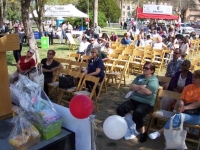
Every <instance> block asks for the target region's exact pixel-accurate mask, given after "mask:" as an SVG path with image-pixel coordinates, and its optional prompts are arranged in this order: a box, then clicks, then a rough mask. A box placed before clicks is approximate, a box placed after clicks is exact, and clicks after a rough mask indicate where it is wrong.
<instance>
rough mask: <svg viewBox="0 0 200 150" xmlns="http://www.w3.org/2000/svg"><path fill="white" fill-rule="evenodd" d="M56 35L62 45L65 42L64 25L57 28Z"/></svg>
mask: <svg viewBox="0 0 200 150" xmlns="http://www.w3.org/2000/svg"><path fill="white" fill-rule="evenodd" d="M56 34H57V35H58V38H59V44H61V43H62V42H63V32H62V23H61V24H60V26H59V27H58V28H57V30H56Z"/></svg>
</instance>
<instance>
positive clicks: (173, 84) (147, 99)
mask: <svg viewBox="0 0 200 150" xmlns="http://www.w3.org/2000/svg"><path fill="white" fill-rule="evenodd" d="M71 30H72V28H71V25H70V24H69V22H67V23H66V24H61V25H60V26H59V28H58V29H57V31H56V32H57V34H58V35H59V41H60V43H61V42H62V40H63V38H66V37H65V35H66V34H64V33H70V32H71ZM16 32H17V31H16ZM53 32H54V29H53V28H52V26H51V25H50V26H49V29H48V32H47V33H48V36H49V38H50V39H52V35H53ZM49 33H50V34H49ZM134 38H137V39H134ZM195 38H196V37H195ZM192 39H194V33H192V34H191V35H190V36H183V35H181V34H180V32H179V28H178V27H169V28H166V27H165V26H157V24H156V23H153V24H149V26H148V30H146V31H145V30H143V29H142V30H140V32H139V34H138V35H137V36H136V35H135V33H134V32H133V31H128V32H126V33H125V34H124V36H123V37H122V39H119V37H118V35H117V34H116V33H115V32H114V31H112V32H111V36H109V35H108V34H106V33H102V31H101V27H100V26H98V24H97V23H95V26H94V27H93V28H90V29H89V30H86V32H85V33H84V35H83V36H82V37H81V41H80V46H79V48H78V51H77V53H78V54H81V55H88V56H91V59H90V60H89V62H88V67H87V69H86V71H85V74H90V75H93V76H96V77H99V78H100V82H102V80H103V78H104V76H105V73H104V71H105V70H104V69H105V68H104V62H105V61H107V60H108V59H109V55H110V54H112V53H113V49H111V43H112V42H120V43H121V44H122V45H130V44H133V45H134V46H135V47H146V46H150V47H152V48H154V49H156V50H163V49H169V50H171V54H172V56H173V57H172V58H171V60H170V61H169V63H168V64H167V69H166V74H165V76H166V77H170V78H171V81H170V83H165V84H164V85H163V88H164V89H165V90H170V91H174V92H178V93H181V97H180V99H179V100H174V99H169V98H167V97H164V98H163V99H162V100H161V105H160V109H163V110H169V107H171V106H172V103H176V104H175V105H174V106H175V107H174V108H171V109H174V111H175V112H176V113H177V114H180V113H184V114H185V120H184V122H186V123H190V124H200V122H199V120H200V118H199V114H200V102H199V100H200V99H199V98H200V70H196V71H194V73H192V72H190V71H189V68H190V65H191V63H190V61H189V60H187V59H186V58H185V57H183V56H187V55H188V53H189V49H190V47H191V40H192ZM50 42H51V44H53V41H51V40H50ZM33 54H34V50H31V49H30V50H29V51H28V52H27V55H26V56H22V57H21V56H18V57H19V59H16V62H17V71H16V72H15V73H14V74H13V75H12V76H11V79H12V81H13V80H14V79H15V78H16V77H17V75H18V74H19V73H24V72H25V71H28V70H30V69H32V68H33V67H34V66H35V61H34V60H33V59H32V55H33ZM55 54H56V52H55V51H54V50H49V51H48V52H47V58H45V59H42V61H41V64H42V67H43V72H44V76H45V92H47V93H48V89H47V84H48V83H50V82H51V80H52V77H53V72H54V71H55V70H57V69H60V68H62V67H63V66H62V65H61V64H60V63H59V62H57V61H55V60H54V59H53V58H54V56H55ZM15 55H16V56H17V55H18V54H15ZM166 57H168V56H166ZM142 69H143V73H142V74H141V75H138V76H137V77H136V78H135V79H134V80H133V82H132V83H131V85H130V88H129V90H130V91H132V92H133V94H132V96H131V98H130V99H129V100H127V101H125V102H123V103H122V104H120V105H119V106H118V107H117V109H116V112H117V115H120V116H122V117H124V116H125V115H126V114H127V113H129V112H131V111H133V112H132V121H133V122H134V123H135V124H136V129H137V130H139V131H140V133H141V136H140V139H139V141H140V142H145V141H146V140H147V132H146V129H145V124H144V121H143V120H144V117H145V116H146V115H147V114H149V113H151V112H152V110H153V108H154V105H155V100H156V95H157V92H158V87H159V81H158V79H157V77H156V75H155V69H156V67H155V65H154V64H153V63H151V62H146V63H145V64H144V65H143V68H142ZM86 86H87V87H88V88H89V89H90V90H91V89H92V86H93V85H92V84H91V83H88V84H87V85H86ZM96 92H98V89H96ZM190 110H197V111H190ZM193 112H195V113H193ZM196 112H198V113H199V114H196ZM178 116H179V115H177V117H176V118H175V121H173V122H174V124H173V126H174V127H177V126H178V125H180V122H181V119H180V118H181V117H180V116H179V117H178ZM177 122H178V123H177ZM164 128H166V129H167V128H169V121H168V122H167V124H166V125H165V127H164ZM162 133H163V129H161V130H159V131H156V132H154V133H151V134H150V135H149V138H150V139H156V138H157V137H159V136H160V135H161V134H162Z"/></svg>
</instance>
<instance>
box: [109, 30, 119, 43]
mask: <svg viewBox="0 0 200 150" xmlns="http://www.w3.org/2000/svg"><path fill="white" fill-rule="evenodd" d="M110 40H111V41H113V42H116V41H117V40H118V36H117V35H116V34H115V32H114V31H112V32H111V36H110Z"/></svg>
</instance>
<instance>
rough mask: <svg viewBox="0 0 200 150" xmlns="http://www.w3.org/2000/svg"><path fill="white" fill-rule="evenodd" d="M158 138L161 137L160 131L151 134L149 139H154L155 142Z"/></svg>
mask: <svg viewBox="0 0 200 150" xmlns="http://www.w3.org/2000/svg"><path fill="white" fill-rule="evenodd" d="M158 137H160V133H159V132H158V131H156V132H153V133H151V134H149V138H150V139H152V140H154V139H156V138H158Z"/></svg>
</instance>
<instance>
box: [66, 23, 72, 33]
mask: <svg viewBox="0 0 200 150" xmlns="http://www.w3.org/2000/svg"><path fill="white" fill-rule="evenodd" d="M72 30H73V27H72V25H71V24H70V23H69V21H67V25H66V33H71V31H72Z"/></svg>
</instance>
